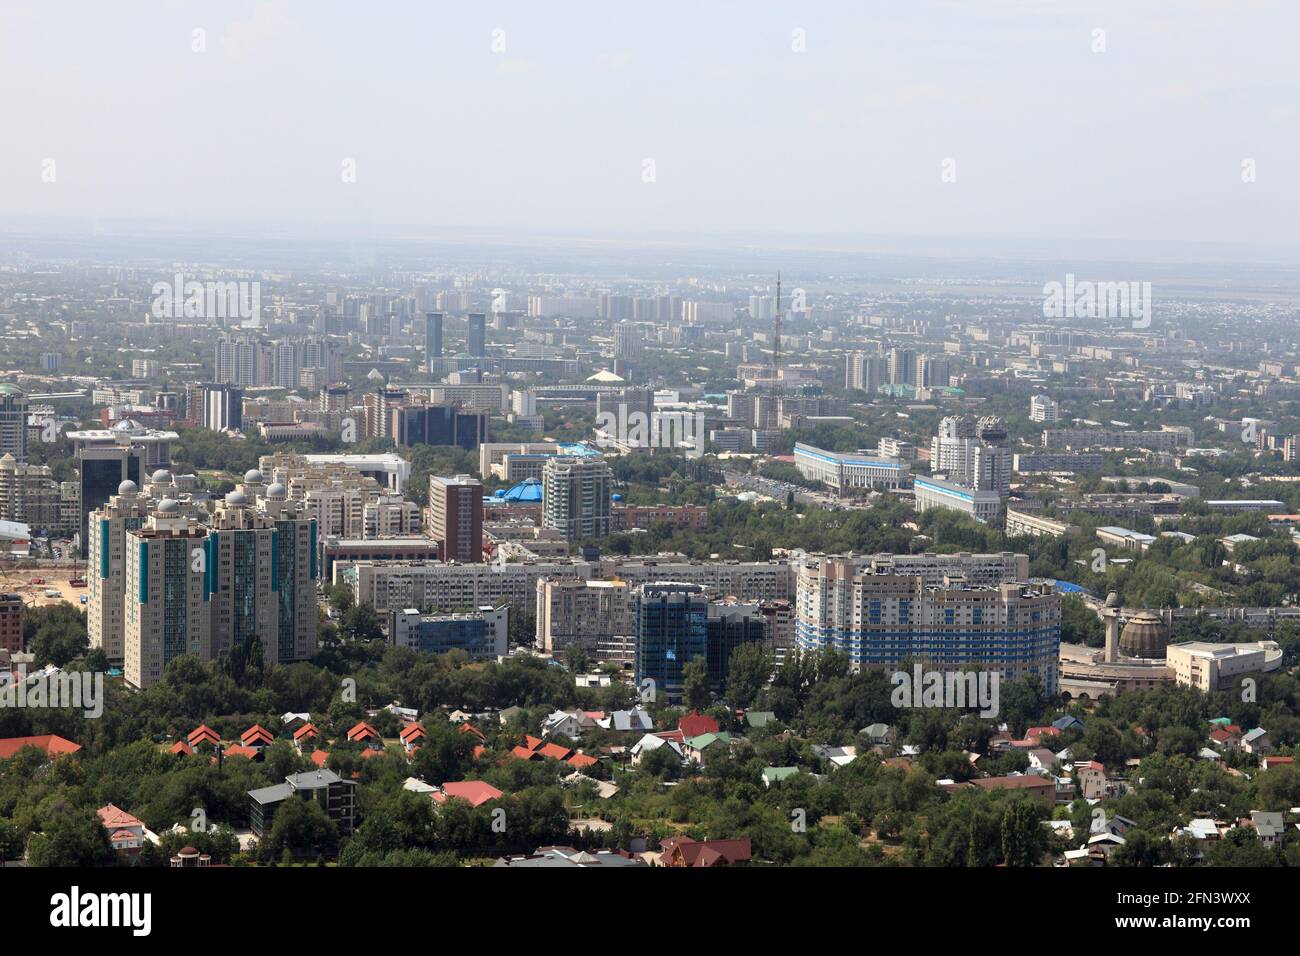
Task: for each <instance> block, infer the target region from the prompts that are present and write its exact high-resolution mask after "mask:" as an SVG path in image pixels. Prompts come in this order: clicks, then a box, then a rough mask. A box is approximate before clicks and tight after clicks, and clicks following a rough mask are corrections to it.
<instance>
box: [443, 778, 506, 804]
mask: <svg viewBox="0 0 1300 956" xmlns="http://www.w3.org/2000/svg"><path fill="white" fill-rule="evenodd" d="M432 796H433V799H434V800H436V801H437V802H438V803H444V802H446V800H447V798H449V797H452V798H455V799H458V800H465V801H468V803H469V805H470V806H471V807H480V806H482V805H483V804H485V803H487V802H488V801H489V800H499V799H500V798H501V796H502V793H501V791H500V790H498V789H497V788H496V787H494V786H492V785H491V784H490V783H486V782H484V781H482V780H461V781H460V782H459V783H444V784H443V785H442V793H434V794H432Z"/></svg>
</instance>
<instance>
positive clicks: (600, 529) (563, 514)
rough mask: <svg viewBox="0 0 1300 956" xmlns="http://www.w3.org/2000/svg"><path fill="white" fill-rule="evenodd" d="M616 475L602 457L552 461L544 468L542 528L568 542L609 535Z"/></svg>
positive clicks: (549, 460) (547, 462)
mask: <svg viewBox="0 0 1300 956" xmlns="http://www.w3.org/2000/svg"><path fill="white" fill-rule="evenodd" d="M613 482H614V473H613V472H612V471H611V470H610V467H609V464H608V463H606V462H605V461H604V460H603V459H600V458H588V459H584V458H550V459H548V460H547V461H546V464H545V466H544V467H543V468H542V527H544V528H553V529H554V530H556V531H560V532H562V533H563V534H564V536H565V539H566V540H568V541H577V540H581V539H583V538H602V537H604V536H606V535H608V534H609V533H610V493H611V491H612V486H613Z"/></svg>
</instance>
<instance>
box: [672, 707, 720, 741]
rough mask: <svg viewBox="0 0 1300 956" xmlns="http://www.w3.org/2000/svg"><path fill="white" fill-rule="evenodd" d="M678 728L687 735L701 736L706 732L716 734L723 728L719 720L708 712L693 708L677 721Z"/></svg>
mask: <svg viewBox="0 0 1300 956" xmlns="http://www.w3.org/2000/svg"><path fill="white" fill-rule="evenodd" d="M677 729H678V730H680V731H681V732H682V734H683V735H684V736H687V737H700V736H702V735H704V734H716V733H717V732H718V731H719V730H720V729H721V728H719V726H718V722H717V721H716V720H714V719H713V718H712V717H710V716H709V715H708V714H701V713H700V712H699V711H698V710H693V711H691V712H690V713H689V714H687V715H686V716H685V717H683V718H681V719H680V720H678V721H677Z"/></svg>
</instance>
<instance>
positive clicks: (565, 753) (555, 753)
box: [537, 744, 573, 760]
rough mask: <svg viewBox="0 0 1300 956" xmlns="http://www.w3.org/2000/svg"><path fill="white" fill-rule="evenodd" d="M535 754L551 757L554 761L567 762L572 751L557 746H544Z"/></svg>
mask: <svg viewBox="0 0 1300 956" xmlns="http://www.w3.org/2000/svg"><path fill="white" fill-rule="evenodd" d="M537 753H539V754H541V755H542V756H543V757H553V758H554V759H556V760H567V759H568V757H569V754H571V753H573V751H572V750H570V749H569V748H568V747H561V746H560V745H559V744H546V745H545V746H544V747H540V748H538V750H537Z"/></svg>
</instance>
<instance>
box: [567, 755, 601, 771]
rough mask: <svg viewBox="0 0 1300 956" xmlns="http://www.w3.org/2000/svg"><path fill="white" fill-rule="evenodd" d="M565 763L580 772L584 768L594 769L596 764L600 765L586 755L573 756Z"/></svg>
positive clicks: (593, 758)
mask: <svg viewBox="0 0 1300 956" xmlns="http://www.w3.org/2000/svg"><path fill="white" fill-rule="evenodd" d="M566 763H568V765H569V766H570V767H577V768H578V769H579V770H581V769H582V768H584V767H594V766H595V765H596V764H598V763H600V761H599V760H597V759H596V758H595V757H592V756H590V755H588V754H574V755H573V756H572V757H570V758H569V759H568V760H567V761H566Z"/></svg>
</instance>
